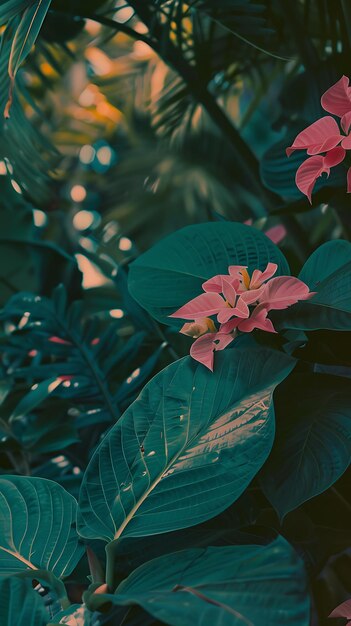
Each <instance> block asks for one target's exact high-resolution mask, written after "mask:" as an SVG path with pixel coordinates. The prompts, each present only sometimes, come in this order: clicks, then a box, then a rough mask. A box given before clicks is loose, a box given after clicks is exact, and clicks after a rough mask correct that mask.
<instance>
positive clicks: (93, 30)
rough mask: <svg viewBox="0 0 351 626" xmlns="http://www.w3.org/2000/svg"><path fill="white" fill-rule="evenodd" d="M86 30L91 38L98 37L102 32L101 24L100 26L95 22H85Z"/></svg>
mask: <svg viewBox="0 0 351 626" xmlns="http://www.w3.org/2000/svg"><path fill="white" fill-rule="evenodd" d="M85 30H86V31H87V33H89V35H91V37H96V36H97V35H98V34H99V32H100V30H101V24H98V23H97V22H95V21H94V20H85Z"/></svg>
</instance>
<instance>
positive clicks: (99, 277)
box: [75, 254, 108, 289]
mask: <svg viewBox="0 0 351 626" xmlns="http://www.w3.org/2000/svg"><path fill="white" fill-rule="evenodd" d="M75 256H76V259H77V263H78V267H79V269H80V271H81V272H82V274H83V288H84V289H91V288H92V287H101V286H102V285H106V283H107V282H108V279H107V278H106V277H105V276H104V275H103V274H102V273H101V272H100V270H99V269H98V267H97V266H96V265H94V263H92V262H91V261H89V259H87V257H86V256H84V254H76V255H75Z"/></svg>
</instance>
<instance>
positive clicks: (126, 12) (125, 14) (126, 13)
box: [114, 6, 134, 24]
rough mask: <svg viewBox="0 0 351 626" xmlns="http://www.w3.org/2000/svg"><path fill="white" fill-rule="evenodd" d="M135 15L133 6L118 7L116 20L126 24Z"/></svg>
mask: <svg viewBox="0 0 351 626" xmlns="http://www.w3.org/2000/svg"><path fill="white" fill-rule="evenodd" d="M133 15H134V11H133V9H132V7H128V6H125V7H123V8H122V9H117V11H116V13H115V14H114V20H115V21H116V22H119V23H120V24H124V23H125V22H128V20H130V19H131V18H132V17H133Z"/></svg>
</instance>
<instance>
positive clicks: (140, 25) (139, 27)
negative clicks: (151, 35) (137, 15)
mask: <svg viewBox="0 0 351 626" xmlns="http://www.w3.org/2000/svg"><path fill="white" fill-rule="evenodd" d="M134 30H135V31H136V32H137V33H140V34H145V33H148V32H149V29H148V27H147V26H146V24H144V23H143V22H137V23H136V24H135V25H134Z"/></svg>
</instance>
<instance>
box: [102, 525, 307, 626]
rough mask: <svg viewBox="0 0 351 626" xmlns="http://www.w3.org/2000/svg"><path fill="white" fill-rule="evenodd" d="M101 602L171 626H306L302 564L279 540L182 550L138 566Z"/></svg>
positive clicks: (288, 547)
mask: <svg viewBox="0 0 351 626" xmlns="http://www.w3.org/2000/svg"><path fill="white" fill-rule="evenodd" d="M94 600H95V602H96V603H98V604H102V603H103V602H106V601H111V602H113V603H114V604H120V605H133V604H138V605H140V606H141V607H143V608H144V609H145V610H147V611H148V612H149V613H151V614H152V615H153V616H154V617H156V618H157V619H159V620H162V621H163V622H165V623H166V624H170V625H171V626H193V625H194V624H198V625H199V626H209V625H210V624H211V625H212V624H213V625H214V624H216V625H217V624H218V625H219V624H220V625H221V626H282V624H284V625H286V626H287V625H289V626H308V624H309V604H310V602H309V597H308V592H307V584H306V574H305V571H304V567H303V563H302V561H301V560H300V558H299V557H298V555H297V554H296V552H295V551H294V550H293V548H292V547H291V546H290V545H289V544H288V543H287V542H286V541H285V540H284V539H283V538H282V537H278V538H277V539H276V540H275V541H273V542H272V543H271V544H270V545H268V546H257V545H239V546H228V547H216V548H212V547H211V548H203V549H192V550H183V551H181V552H176V553H173V554H167V555H165V556H162V557H159V558H157V559H154V560H152V561H149V562H148V563H146V564H145V565H142V566H141V567H138V569H136V570H135V571H134V572H133V573H132V574H131V575H130V576H129V577H128V578H127V579H126V580H125V581H123V582H122V583H121V584H120V585H119V587H118V588H117V590H116V592H115V594H114V595H112V594H106V595H103V596H100V597H95V598H93V601H94Z"/></svg>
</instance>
